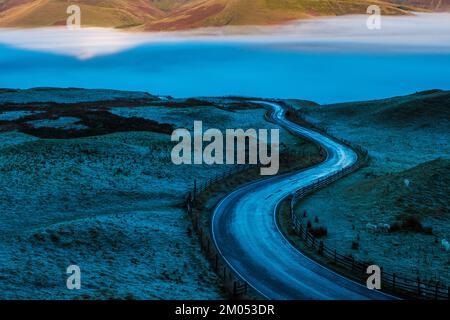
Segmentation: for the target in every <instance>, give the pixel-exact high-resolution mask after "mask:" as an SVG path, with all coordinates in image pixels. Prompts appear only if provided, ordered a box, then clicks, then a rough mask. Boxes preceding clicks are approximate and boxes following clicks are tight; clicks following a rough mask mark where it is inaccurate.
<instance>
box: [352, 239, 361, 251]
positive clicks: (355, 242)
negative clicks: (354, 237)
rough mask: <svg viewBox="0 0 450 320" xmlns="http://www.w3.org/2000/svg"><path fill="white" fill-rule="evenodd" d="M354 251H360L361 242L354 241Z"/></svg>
mask: <svg viewBox="0 0 450 320" xmlns="http://www.w3.org/2000/svg"><path fill="white" fill-rule="evenodd" d="M352 250H359V242H358V241H352Z"/></svg>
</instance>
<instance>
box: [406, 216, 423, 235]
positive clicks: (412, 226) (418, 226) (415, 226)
mask: <svg viewBox="0 0 450 320" xmlns="http://www.w3.org/2000/svg"><path fill="white" fill-rule="evenodd" d="M402 229H403V230H407V231H415V232H423V226H422V223H421V222H420V220H419V218H418V217H417V216H409V217H406V218H405V219H404V220H403V222H402Z"/></svg>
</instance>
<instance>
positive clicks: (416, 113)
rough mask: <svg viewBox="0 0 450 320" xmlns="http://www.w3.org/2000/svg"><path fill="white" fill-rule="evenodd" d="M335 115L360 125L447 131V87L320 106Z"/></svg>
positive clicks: (449, 108) (449, 102)
mask: <svg viewBox="0 0 450 320" xmlns="http://www.w3.org/2000/svg"><path fill="white" fill-rule="evenodd" d="M320 108H322V109H324V110H325V109H326V110H327V113H328V114H330V115H333V116H335V117H336V118H346V119H351V120H352V121H354V123H358V124H360V125H371V124H373V125H375V124H382V125H385V126H389V127H406V126H408V127H414V128H427V127H432V128H434V129H437V130H443V131H448V127H449V125H450V120H449V119H450V91H442V90H429V91H423V92H417V93H415V94H412V95H408V96H401V97H394V98H389V99H382V100H373V101H362V102H351V103H340V104H335V105H328V106H327V105H325V106H322V107H320Z"/></svg>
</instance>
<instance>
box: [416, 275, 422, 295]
mask: <svg viewBox="0 0 450 320" xmlns="http://www.w3.org/2000/svg"><path fill="white" fill-rule="evenodd" d="M421 291H422V290H421V287H420V277H417V293H418V294H419V297H420V296H421V293H422V292H421Z"/></svg>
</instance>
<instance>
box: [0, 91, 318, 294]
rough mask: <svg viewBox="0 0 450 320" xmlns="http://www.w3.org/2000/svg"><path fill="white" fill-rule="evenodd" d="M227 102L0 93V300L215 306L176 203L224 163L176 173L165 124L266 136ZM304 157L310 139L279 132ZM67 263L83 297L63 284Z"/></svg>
mask: <svg viewBox="0 0 450 320" xmlns="http://www.w3.org/2000/svg"><path fill="white" fill-rule="evenodd" d="M243 107H245V105H243V104H242V103H240V104H236V102H235V101H231V100H228V99H208V98H204V99H186V100H183V99H169V100H167V99H162V98H158V97H155V96H152V95H150V94H147V93H140V92H119V91H111V90H81V89H48V88H47V89H45V88H42V89H30V90H0V141H1V144H0V287H1V288H2V289H1V290H0V298H1V299H35V298H38V297H39V298H45V299H222V298H226V297H227V296H226V295H225V294H224V292H222V290H221V283H220V282H219V281H218V279H217V277H216V275H215V274H214V273H213V272H212V271H211V270H210V267H209V263H208V261H207V260H206V259H205V258H204V257H203V255H202V253H201V252H200V247H199V243H198V239H197V237H196V236H195V234H194V232H193V230H192V227H191V220H190V219H189V217H187V216H186V214H185V211H184V209H183V207H182V202H183V200H184V197H185V196H186V194H187V191H188V190H190V189H191V188H192V185H193V179H194V178H197V179H198V182H199V183H203V182H205V181H206V180H207V179H208V178H210V177H214V176H215V175H216V174H223V173H224V172H225V171H228V170H229V169H230V166H217V165H216V166H207V165H196V166H193V165H192V166H189V165H185V166H176V165H173V164H172V162H171V159H170V152H171V148H172V146H174V144H173V143H171V141H170V134H171V132H172V130H173V129H174V128H188V129H192V126H193V122H194V120H202V121H203V126H204V129H206V128H211V127H213V128H218V129H221V130H224V129H226V128H243V129H246V128H268V129H270V128H276V126H275V125H273V124H271V123H268V122H267V121H266V120H264V113H265V111H264V110H262V109H252V108H243ZM280 139H281V140H280V141H281V142H282V143H284V144H285V145H288V146H289V147H290V148H294V149H297V150H299V151H300V150H303V151H304V152H305V153H306V155H307V154H309V152H311V154H316V153H317V150H316V149H317V148H315V147H314V145H312V144H310V143H306V142H304V141H301V140H300V139H298V138H294V137H293V136H292V135H291V134H289V133H288V132H287V131H285V130H281V131H280ZM70 264H78V265H79V266H80V268H81V270H82V290H80V291H77V292H71V291H69V290H67V288H66V285H65V280H66V273H65V271H66V268H67V266H69V265H70Z"/></svg>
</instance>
